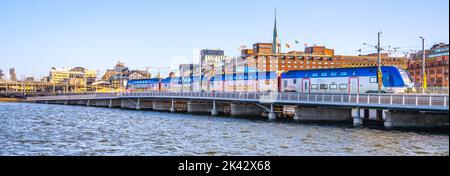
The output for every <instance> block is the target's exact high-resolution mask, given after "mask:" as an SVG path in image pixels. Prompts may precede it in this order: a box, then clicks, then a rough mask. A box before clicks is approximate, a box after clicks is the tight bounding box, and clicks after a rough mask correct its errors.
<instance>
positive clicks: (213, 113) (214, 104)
mask: <svg viewBox="0 0 450 176" xmlns="http://www.w3.org/2000/svg"><path fill="white" fill-rule="evenodd" d="M217 115H219V111H218V110H217V107H216V101H213V107H212V110H211V116H217Z"/></svg>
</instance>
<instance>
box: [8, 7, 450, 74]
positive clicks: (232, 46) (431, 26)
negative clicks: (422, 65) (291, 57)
mask: <svg viewBox="0 0 450 176" xmlns="http://www.w3.org/2000/svg"><path fill="white" fill-rule="evenodd" d="M406 2H408V4H407V3H406ZM173 4H175V5H173ZM310 6H314V7H318V6H317V4H315V3H314V2H310V1H282V2H279V1H277V2H275V1H268V2H267V3H264V4H262V3H261V4H258V2H257V1H246V2H240V1H226V2H218V1H216V2H208V1H194V2H184V1H181V2H180V1H175V0H172V1H170V2H166V1H165V2H145V1H132V2H131V3H130V2H125V1H94V2H91V1H76V2H69V1H68V2H59V1H7V2H5V1H2V2H0V24H2V26H4V27H2V28H0V38H2V42H0V60H1V61H2V64H1V67H0V69H2V70H7V69H9V68H12V67H14V68H16V70H17V75H18V78H21V76H22V75H24V76H35V77H41V76H43V75H46V74H48V71H49V70H50V68H51V67H57V68H61V67H76V66H82V67H86V68H88V69H91V70H100V71H102V72H104V71H105V70H106V69H108V68H112V67H113V66H114V65H115V63H116V62H117V61H118V60H120V61H122V62H125V64H126V65H127V66H128V67H130V68H133V69H144V68H145V67H147V66H150V65H152V66H171V67H174V65H175V64H181V63H189V62H198V58H199V57H198V55H199V52H200V50H201V49H203V48H220V49H223V50H225V53H226V55H229V56H237V55H239V52H238V48H239V46H242V45H246V46H248V47H251V45H252V44H253V43H257V42H268V43H269V42H271V38H272V30H273V10H274V8H277V9H278V20H277V26H278V35H279V37H280V40H281V43H282V46H283V44H284V43H290V44H292V45H293V44H294V41H295V40H298V41H299V42H300V44H299V46H293V47H294V48H299V50H303V44H305V43H306V44H309V45H314V44H316V45H325V46H327V47H328V48H333V49H335V50H336V54H347V55H357V54H359V53H358V52H357V51H356V50H358V49H360V48H361V49H363V54H368V53H372V52H374V50H373V49H372V48H370V47H367V46H363V45H362V43H364V42H365V43H370V44H375V42H376V33H377V32H378V31H383V38H382V42H383V43H382V46H383V45H384V46H387V45H390V46H394V47H400V48H401V49H402V50H418V49H420V48H421V41H420V39H419V38H418V36H419V35H420V36H424V37H425V38H426V39H427V41H426V48H429V47H431V46H432V45H433V44H435V43H438V42H446V43H448V38H449V37H448V30H449V28H448V26H449V25H448V8H447V7H448V1H445V0H435V1H433V2H428V1H427V2H421V1H404V0H399V1H395V2H391V1H377V2H369V1H362V2H360V1H352V0H349V1H339V2H334V1H326V2H324V3H323V4H321V6H320V7H321V8H320V10H317V9H315V8H307V7H310ZM380 8H381V9H382V10H381V11H382V13H380V14H379V13H377V9H378V10H380ZM423 9H424V10H423ZM417 12H423V13H417ZM377 15H379V16H378V18H379V20H377V19H374V18H375V17H377ZM436 17H442V18H436ZM338 19H339V20H338ZM349 19H353V20H349ZM318 21H320V22H318ZM342 23H346V24H345V25H343V24H342ZM284 51H286V50H285V49H284Z"/></svg>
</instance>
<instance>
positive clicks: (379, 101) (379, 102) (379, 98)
mask: <svg viewBox="0 0 450 176" xmlns="http://www.w3.org/2000/svg"><path fill="white" fill-rule="evenodd" d="M378 104H381V94H378Z"/></svg>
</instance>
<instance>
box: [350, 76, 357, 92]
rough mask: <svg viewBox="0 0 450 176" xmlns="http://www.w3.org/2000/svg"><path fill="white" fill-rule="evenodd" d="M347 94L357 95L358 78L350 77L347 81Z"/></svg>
mask: <svg viewBox="0 0 450 176" xmlns="http://www.w3.org/2000/svg"><path fill="white" fill-rule="evenodd" d="M348 93H349V94H357V93H359V78H358V77H350V78H349V81H348Z"/></svg>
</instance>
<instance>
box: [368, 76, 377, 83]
mask: <svg viewBox="0 0 450 176" xmlns="http://www.w3.org/2000/svg"><path fill="white" fill-rule="evenodd" d="M369 79H370V80H369V81H370V83H378V79H377V77H371V78H369Z"/></svg>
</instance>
